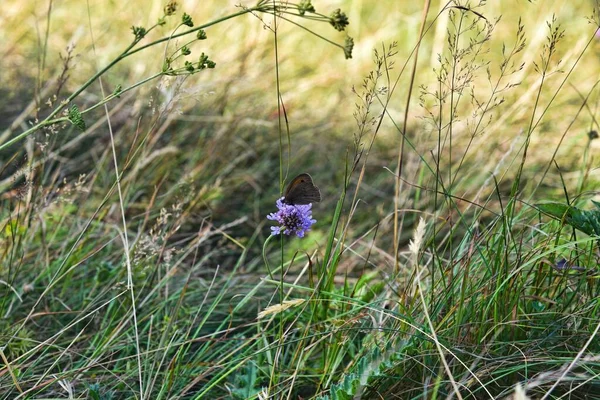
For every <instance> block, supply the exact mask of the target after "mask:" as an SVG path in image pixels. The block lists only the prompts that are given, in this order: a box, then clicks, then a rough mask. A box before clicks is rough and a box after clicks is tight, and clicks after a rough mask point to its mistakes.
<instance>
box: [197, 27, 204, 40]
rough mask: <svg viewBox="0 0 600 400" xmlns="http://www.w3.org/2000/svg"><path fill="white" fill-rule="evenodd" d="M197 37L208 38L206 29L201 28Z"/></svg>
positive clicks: (199, 38) (200, 38)
mask: <svg viewBox="0 0 600 400" xmlns="http://www.w3.org/2000/svg"><path fill="white" fill-rule="evenodd" d="M196 37H197V38H198V40H204V39H206V32H205V31H204V29H200V30H199V31H198V34H197V35H196Z"/></svg>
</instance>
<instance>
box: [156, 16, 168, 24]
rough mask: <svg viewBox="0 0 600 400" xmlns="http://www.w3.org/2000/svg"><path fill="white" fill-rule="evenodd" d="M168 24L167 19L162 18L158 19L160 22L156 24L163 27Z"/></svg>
mask: <svg viewBox="0 0 600 400" xmlns="http://www.w3.org/2000/svg"><path fill="white" fill-rule="evenodd" d="M166 23H167V21H166V20H165V17H160V18H159V19H158V21H157V22H156V25H158V26H163V25H165V24H166Z"/></svg>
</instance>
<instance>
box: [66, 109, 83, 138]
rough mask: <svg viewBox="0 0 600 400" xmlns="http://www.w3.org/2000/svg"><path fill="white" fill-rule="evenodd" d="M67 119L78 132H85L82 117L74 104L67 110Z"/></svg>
mask: <svg viewBox="0 0 600 400" xmlns="http://www.w3.org/2000/svg"><path fill="white" fill-rule="evenodd" d="M67 115H68V116H67V118H68V119H69V121H70V122H71V123H72V124H73V125H74V126H75V127H76V128H77V129H79V130H80V131H82V132H83V131H85V121H84V120H83V117H82V116H81V113H80V112H79V108H77V106H76V105H75V104H73V105H72V106H71V108H69V112H68V114H67Z"/></svg>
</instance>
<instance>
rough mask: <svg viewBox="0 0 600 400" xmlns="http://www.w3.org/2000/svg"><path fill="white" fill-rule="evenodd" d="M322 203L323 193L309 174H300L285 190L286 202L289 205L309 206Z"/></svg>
mask: <svg viewBox="0 0 600 400" xmlns="http://www.w3.org/2000/svg"><path fill="white" fill-rule="evenodd" d="M319 201H321V192H320V191H319V188H318V187H316V186H315V184H314V183H313V180H312V178H311V176H310V175H309V174H300V175H298V176H297V177H295V178H294V179H292V181H291V182H290V184H289V185H288V187H287V188H286V189H285V194H284V202H286V203H287V204H298V205H302V204H309V203H318V202H319Z"/></svg>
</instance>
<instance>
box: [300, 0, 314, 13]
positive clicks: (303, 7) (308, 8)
mask: <svg viewBox="0 0 600 400" xmlns="http://www.w3.org/2000/svg"><path fill="white" fill-rule="evenodd" d="M306 12H312V13H314V12H315V8H314V7H313V5H312V4H311V3H310V0H302V1H301V2H300V3H299V4H298V14H300V15H304V13H306Z"/></svg>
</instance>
